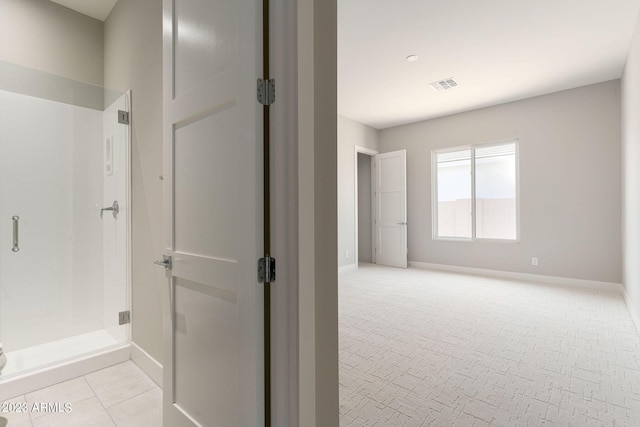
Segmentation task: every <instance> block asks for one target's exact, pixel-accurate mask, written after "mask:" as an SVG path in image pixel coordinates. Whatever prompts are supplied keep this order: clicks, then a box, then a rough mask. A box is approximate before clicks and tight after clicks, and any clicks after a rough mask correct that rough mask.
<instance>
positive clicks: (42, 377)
mask: <svg viewBox="0 0 640 427" xmlns="http://www.w3.org/2000/svg"><path fill="white" fill-rule="evenodd" d="M6 355H7V365H6V366H5V368H4V369H3V371H2V374H1V375H0V401H2V400H6V399H8V398H11V397H14V396H19V395H21V394H24V393H29V392H31V391H35V390H38V389H40V388H43V387H48V386H50V385H53V384H57V383H59V382H61V381H66V380H68V379H71V378H75V377H78V376H82V375H86V374H87V373H89V372H93V371H96V370H99V369H102V368H106V367H107V366H111V365H114V364H116V363H120V362H124V361H126V360H129V359H130V346H129V344H128V343H127V344H121V343H118V341H116V340H115V339H114V338H113V337H112V336H111V335H110V334H109V333H108V332H107V331H104V330H101V331H95V332H90V333H86V334H82V335H77V336H74V337H70V338H65V339H61V340H58V341H54V342H51V343H46V344H41V345H37V346H33V347H29V348H25V349H22V350H17V351H11V352H8V353H6Z"/></svg>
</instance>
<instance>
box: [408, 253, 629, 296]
mask: <svg viewBox="0 0 640 427" xmlns="http://www.w3.org/2000/svg"><path fill="white" fill-rule="evenodd" d="M409 265H410V266H411V267H415V268H422V269H426V270H440V271H449V272H452V273H463V274H474V275H476V276H489V277H499V278H504V279H511V280H521V281H526V282H536V283H545V284H548V285H558V286H574V287H579V288H588V289H597V290H601V291H612V292H618V293H620V294H623V293H624V287H623V286H622V284H621V283H611V282H598V281H595V280H584V279H573V278H570V277H556V276H543V275H540V274H529V273H516V272H512V271H500V270H488V269H484V268H473V267H458V266H455V265H445V264H431V263H426V262H418V261H409Z"/></svg>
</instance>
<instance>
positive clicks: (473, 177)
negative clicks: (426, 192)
mask: <svg viewBox="0 0 640 427" xmlns="http://www.w3.org/2000/svg"><path fill="white" fill-rule="evenodd" d="M432 163H433V165H432V166H433V175H434V182H435V183H434V186H433V201H434V203H433V218H434V221H433V236H434V238H444V239H463V240H475V239H498V240H517V238H518V232H517V230H518V219H517V206H518V202H517V197H518V194H517V193H518V179H517V176H518V170H517V165H518V143H517V141H508V142H500V143H494V144H483V145H476V146H471V147H464V148H456V149H452V150H439V151H434V152H433V153H432Z"/></svg>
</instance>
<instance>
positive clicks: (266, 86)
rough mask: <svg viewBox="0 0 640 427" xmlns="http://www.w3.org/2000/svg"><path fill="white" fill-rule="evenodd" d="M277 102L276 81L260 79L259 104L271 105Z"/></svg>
mask: <svg viewBox="0 0 640 427" xmlns="http://www.w3.org/2000/svg"><path fill="white" fill-rule="evenodd" d="M275 100H276V81H275V80H274V79H269V80H264V79H258V102H259V103H260V104H262V105H271V104H273V103H274V102H275Z"/></svg>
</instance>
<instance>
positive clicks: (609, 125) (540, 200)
mask: <svg viewBox="0 0 640 427" xmlns="http://www.w3.org/2000/svg"><path fill="white" fill-rule="evenodd" d="M444 96H446V93H445V94H444ZM511 138H518V139H519V141H520V145H519V150H520V169H519V170H520V241H519V242H517V243H508V242H488V241H484V242H480V241H476V242H452V241H435V240H433V239H432V238H431V236H432V234H431V164H430V159H431V150H434V149H440V148H447V147H455V146H460V145H465V144H476V143H483V142H491V141H498V140H504V139H511ZM380 148H381V151H382V152H387V151H393V150H399V149H403V148H404V149H406V150H407V171H408V172H407V173H408V175H407V186H408V197H407V205H408V223H409V226H408V240H409V242H408V243H409V260H410V261H419V262H425V263H436V264H447V265H457V266H463V267H475V268H484V269H492V270H504V271H512V272H521V273H531V274H541V275H549V276H558V277H570V278H576V279H586V280H596V281H605V282H614V283H621V281H622V268H621V260H622V252H621V177H620V169H621V157H620V156H621V154H620V153H621V151H620V150H621V147H620V84H619V81H610V82H605V83H601V84H596V85H591V86H586V87H582V88H577V89H573V90H568V91H563V92H558V93H554V94H550V95H545V96H540V97H535V98H530V99H526V100H523V101H517V102H512V103H508V104H503V105H499V106H495V107H489V108H484V109H480V110H475V111H470V112H466V113H461V114H456V115H452V116H448V117H443V118H438V119H434V120H429V121H424V122H419V123H414V124H410V125H405V126H399V127H395V128H390V129H386V130H383V131H381V132H380ZM532 257H538V259H539V266H537V267H534V266H532V265H531V258H532Z"/></svg>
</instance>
